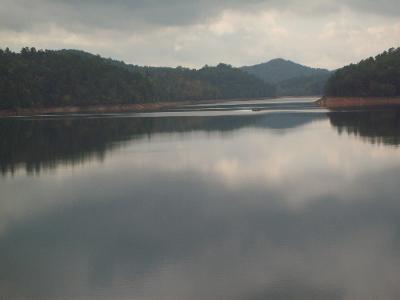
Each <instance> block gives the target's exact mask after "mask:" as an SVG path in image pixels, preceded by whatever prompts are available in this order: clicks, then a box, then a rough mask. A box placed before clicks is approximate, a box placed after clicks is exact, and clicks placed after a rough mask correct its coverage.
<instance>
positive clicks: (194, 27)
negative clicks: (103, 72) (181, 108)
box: [0, 0, 400, 69]
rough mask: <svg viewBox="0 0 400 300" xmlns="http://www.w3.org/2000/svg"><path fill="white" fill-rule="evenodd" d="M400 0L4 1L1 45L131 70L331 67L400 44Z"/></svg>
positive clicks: (0, 2) (0, 19) (0, 16)
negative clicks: (99, 59) (60, 52)
mask: <svg viewBox="0 0 400 300" xmlns="http://www.w3.org/2000/svg"><path fill="white" fill-rule="evenodd" d="M399 16H400V5H399V3H398V1H397V0H383V1H379V2H377V1H371V0H351V1H349V0H347V1H346V0H340V1H328V0H322V1H316V0H305V1H294V0H283V1H282V0H281V1H277V0H251V1H241V0H222V1H218V2H217V1H211V0H203V1H194V0H189V1H188V0H163V1H161V0H116V1H105V0H86V1H78V0H69V1H67V0H38V1H35V2H32V1H28V0H0V44H1V46H2V47H6V46H9V47H11V48H13V49H16V50H17V49H19V48H20V47H22V46H25V45H28V46H36V47H38V48H78V49H84V50H88V51H91V52H95V53H99V54H101V55H104V56H112V57H115V58H117V59H121V60H125V61H127V62H129V63H134V64H142V65H143V64H145V65H168V66H177V65H185V66H193V67H199V66H202V65H204V64H216V63H219V62H227V63H231V64H234V65H248V64H252V63H258V62H262V61H266V60H269V59H272V58H276V57H284V58H288V59H292V60H296V61H298V62H300V63H304V64H308V65H312V66H316V67H326V68H331V69H333V68H337V67H340V66H342V65H344V64H347V63H349V62H353V61H358V60H360V59H362V58H364V57H367V56H370V55H375V54H377V53H379V52H380V51H382V50H384V49H386V48H389V47H395V46H398V44H399V41H400V20H399V18H398V17H399Z"/></svg>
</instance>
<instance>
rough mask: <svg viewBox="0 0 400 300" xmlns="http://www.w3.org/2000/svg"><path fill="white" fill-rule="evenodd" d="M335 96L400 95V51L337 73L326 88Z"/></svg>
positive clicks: (389, 52) (394, 51) (350, 66)
mask: <svg viewBox="0 0 400 300" xmlns="http://www.w3.org/2000/svg"><path fill="white" fill-rule="evenodd" d="M325 94H326V96H334V97H398V96H400V48H397V49H395V48H392V49H389V50H388V51H385V52H383V53H382V54H380V55H378V56H376V57H375V58H373V57H370V58H368V59H366V60H363V61H361V62H360V63H358V64H352V65H349V66H346V67H344V68H342V69H339V70H338V71H336V73H335V74H334V75H332V77H331V78H330V80H329V81H328V83H327V85H326V89H325Z"/></svg>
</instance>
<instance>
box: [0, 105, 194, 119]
mask: <svg viewBox="0 0 400 300" xmlns="http://www.w3.org/2000/svg"><path fill="white" fill-rule="evenodd" d="M184 104H188V102H166V103H143V104H113V105H91V106H61V107H37V108H16V109H8V110H0V116H32V115H44V114H71V113H122V112H145V111H159V110H163V109H168V108H173V107H177V106H179V105H184Z"/></svg>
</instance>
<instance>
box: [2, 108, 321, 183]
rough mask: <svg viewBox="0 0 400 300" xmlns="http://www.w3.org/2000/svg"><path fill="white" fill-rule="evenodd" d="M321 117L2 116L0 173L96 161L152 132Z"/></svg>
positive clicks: (274, 124)
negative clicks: (12, 117) (19, 117)
mask: <svg viewBox="0 0 400 300" xmlns="http://www.w3.org/2000/svg"><path fill="white" fill-rule="evenodd" d="M321 117H322V116H321V115H318V114H310V113H297V114H287V113H281V114H270V115H239V116H220V117H204V116H199V117H179V118H173V117H162V118H147V117H143V118H140V117H135V116H129V115H127V116H115V117H100V116H98V117H96V116H86V117H77V118H62V117H61V118H37V119H29V118H27V119H2V120H0V137H1V139H0V170H1V172H2V174H3V175H6V174H7V173H15V172H16V171H17V170H18V169H19V168H21V167H22V168H24V169H25V170H26V172H27V173H29V174H34V173H36V174H37V173H40V171H41V170H43V169H54V168H56V167H57V166H58V165H79V164H82V163H84V162H85V161H91V160H100V161H101V160H103V159H104V156H105V155H106V153H107V152H108V151H112V150H113V149H115V148H118V147H119V146H122V145H123V144H124V143H125V144H126V142H128V141H135V140H137V139H142V138H148V139H151V138H152V135H154V134H158V133H166V134H168V133H176V132H181V133H185V132H192V131H205V132H219V133H221V135H223V134H224V133H225V134H229V132H231V131H234V130H238V129H240V128H246V127H253V128H275V129H288V128H294V127H297V126H301V125H303V124H306V123H308V122H311V121H312V120H316V119H319V118H321Z"/></svg>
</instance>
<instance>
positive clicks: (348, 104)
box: [316, 97, 400, 109]
mask: <svg viewBox="0 0 400 300" xmlns="http://www.w3.org/2000/svg"><path fill="white" fill-rule="evenodd" d="M316 103H317V104H318V105H319V106H321V107H324V108H328V109H342V108H363V107H379V106H400V97H392V98H390V97H323V98H321V99H319V100H318V101H317V102H316Z"/></svg>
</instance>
